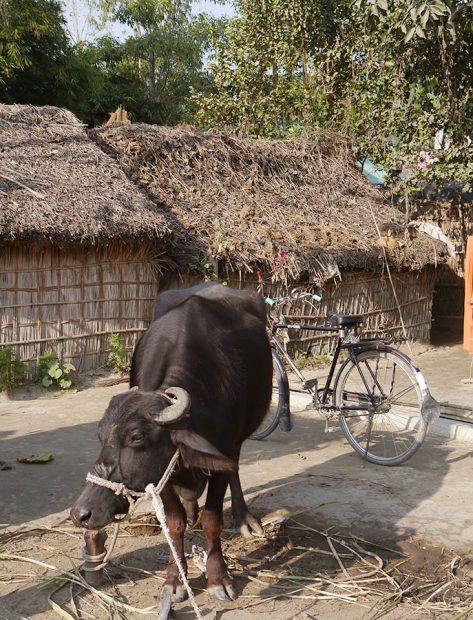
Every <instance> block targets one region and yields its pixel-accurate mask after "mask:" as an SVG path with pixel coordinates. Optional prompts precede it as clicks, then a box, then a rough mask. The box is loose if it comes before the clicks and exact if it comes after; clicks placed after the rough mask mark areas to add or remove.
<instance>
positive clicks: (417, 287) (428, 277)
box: [163, 267, 436, 355]
mask: <svg viewBox="0 0 473 620" xmlns="http://www.w3.org/2000/svg"><path fill="white" fill-rule="evenodd" d="M391 277H392V280H393V284H394V288H395V290H396V295H397V299H398V302H399V306H400V309H401V313H402V318H403V321H404V326H405V329H406V335H407V337H408V338H409V339H411V340H420V341H424V342H429V341H430V328H431V321H432V298H433V291H434V286H435V277H436V276H435V269H434V268H433V267H425V268H424V269H423V270H422V271H420V272H415V271H400V272H392V273H391ZM199 281H202V280H201V278H199V277H196V276H189V275H187V276H181V278H180V280H179V281H178V280H177V279H176V277H174V279H173V280H172V281H168V282H167V283H164V282H163V288H171V287H173V286H181V287H182V286H192V285H194V284H197V283H198V282H199ZM227 281H228V284H229V285H230V286H234V287H236V288H239V287H245V288H257V282H256V280H254V279H251V278H247V279H246V280H244V279H232V278H230V279H227ZM295 286H298V283H297V282H293V283H291V284H289V285H288V286H287V287H285V289H284V291H282V290H281V289H277V288H276V287H274V286H265V290H264V293H265V294H266V295H274V296H277V295H285V294H287V291H288V290H291V289H292V288H293V287H295ZM300 286H301V287H302V288H303V289H304V290H313V292H314V293H318V294H320V295H321V296H322V301H321V302H320V303H319V304H317V305H316V306H315V307H313V306H312V305H311V304H309V303H304V302H301V301H299V302H291V303H288V304H287V305H286V306H285V307H284V309H283V312H284V316H286V317H287V319H288V320H293V321H295V322H297V323H304V322H307V323H310V324H314V323H319V324H323V323H324V321H325V319H326V317H327V315H328V313H329V312H331V311H334V312H338V313H343V314H362V315H363V316H364V324H363V333H364V335H365V336H367V337H369V336H403V335H404V332H403V327H402V323H401V320H400V317H399V308H398V302H397V301H396V299H395V296H394V293H393V289H392V285H391V282H390V279H389V277H388V275H387V274H369V273H360V272H357V273H342V280H341V282H339V281H337V282H335V281H332V282H327V283H326V284H325V285H324V286H323V287H310V286H307V284H300ZM289 337H290V342H291V347H292V348H293V349H297V351H298V352H299V353H301V354H309V353H310V354H312V355H319V354H323V353H327V352H329V351H331V350H332V349H333V347H334V344H335V338H334V337H333V336H330V335H327V334H323V333H320V334H314V333H309V332H306V333H303V332H299V331H297V332H296V331H294V332H292V333H290V334H289Z"/></svg>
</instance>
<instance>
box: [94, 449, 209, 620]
mask: <svg viewBox="0 0 473 620" xmlns="http://www.w3.org/2000/svg"><path fill="white" fill-rule="evenodd" d="M178 460H179V450H176V452H175V453H174V455H173V457H172V459H171V460H170V462H169V465H168V466H167V468H166V471H165V472H164V474H163V476H162V478H161V480H160V481H159V482H158V484H157V485H156V486H155V485H154V484H148V485H147V487H146V490H145V491H144V492H143V491H133V490H132V489H129V488H128V487H127V486H126V485H125V484H123V482H112V481H110V480H105V478H101V477H100V476H96V475H95V474H92V473H90V472H89V473H88V474H87V476H86V480H87V482H92V484H96V485H97V486H100V487H104V488H106V489H110V490H111V491H113V492H114V493H115V495H122V496H124V497H126V499H127V500H128V502H129V503H130V509H129V511H128V516H127V517H125V519H126V518H130V517H131V515H132V514H133V512H134V511H135V509H136V506H137V504H138V503H139V502H140V500H142V499H143V497H145V496H148V497H149V498H150V499H151V501H152V503H153V508H154V511H155V513H156V517H157V519H158V521H159V522H160V524H161V528H162V530H163V533H164V535H165V537H166V540H167V543H168V545H169V548H170V549H171V552H172V554H173V556H174V561H175V563H176V565H177V568H178V571H179V575H180V578H181V581H182V583H183V584H184V587H185V588H186V591H187V594H188V596H189V599H190V602H191V605H192V607H193V609H194V613H195V615H196V618H197V619H198V620H202V614H201V613H200V609H199V607H198V605H197V603H196V601H195V598H194V594H193V592H192V590H191V587H190V586H189V582H188V581H187V577H186V574H185V570H184V567H183V566H182V562H181V560H180V558H179V555H178V553H177V550H176V547H175V546H174V543H173V541H172V538H171V533H170V531H169V528H168V526H167V523H166V516H165V514H164V506H163V502H162V499H161V497H160V494H161V492H162V490H163V489H164V487H165V486H166V483H167V482H168V480H169V478H170V477H171V475H172V473H173V471H174V467H175V466H176V463H177V461H178ZM134 497H138V499H137V500H135V499H134ZM123 520H124V519H121V520H120V521H117V522H116V525H115V532H114V535H113V539H112V544H111V545H110V548H109V550H108V551H107V552H106V553H105V555H104V554H100V555H99V556H89V555H88V554H87V551H86V550H84V554H83V556H84V560H85V561H88V562H94V561H100V560H102V557H101V556H102V555H104V557H103V561H102V562H101V564H99V565H98V566H95V567H94V568H89V569H88V570H89V571H96V570H100V569H101V568H103V567H104V566H105V565H106V564H107V561H108V558H109V557H110V555H111V553H112V551H113V547H114V546H115V542H116V540H117V538H118V529H119V527H120V522H121V521H123Z"/></svg>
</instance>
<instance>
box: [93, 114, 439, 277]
mask: <svg viewBox="0 0 473 620" xmlns="http://www.w3.org/2000/svg"><path fill="white" fill-rule="evenodd" d="M94 133H95V136H96V139H97V140H98V142H99V144H101V145H102V146H104V148H106V149H109V151H110V152H113V153H115V154H116V156H117V158H118V160H119V161H120V162H121V163H122V164H124V165H125V166H126V169H127V170H128V172H129V174H130V175H131V178H132V179H134V180H135V181H137V182H138V183H139V184H140V185H141V186H142V187H144V188H146V189H147V191H148V192H149V195H150V196H151V197H152V199H153V200H154V201H156V202H157V203H159V204H162V205H163V206H164V207H165V208H166V210H167V212H168V214H169V216H170V217H171V218H172V221H173V223H172V227H173V229H174V230H175V231H176V235H177V241H178V249H179V253H180V255H181V260H188V257H189V256H190V255H192V254H196V252H197V251H200V252H201V253H202V254H204V255H205V254H207V255H208V256H210V257H212V258H214V259H223V260H224V262H225V264H226V266H227V267H228V268H230V269H232V270H235V271H243V272H245V271H252V270H254V269H255V267H259V268H263V269H268V270H270V271H273V272H274V271H276V270H278V268H279V267H280V266H281V265H280V262H281V261H280V257H281V252H284V258H283V263H284V264H283V266H284V272H285V273H286V274H287V275H288V276H290V277H292V278H297V277H298V276H299V275H300V274H301V273H302V272H304V271H307V272H309V273H310V274H311V275H315V276H317V277H318V278H319V279H320V280H324V279H327V276H328V274H329V273H330V271H331V270H332V267H333V264H334V262H336V263H337V264H338V267H339V268H340V269H345V270H354V269H378V268H379V266H380V265H382V263H383V262H384V255H383V247H384V248H385V249H386V251H387V254H388V257H389V261H390V263H391V264H392V265H393V266H395V267H397V268H403V267H406V268H408V269H415V270H418V269H421V268H422V267H423V266H424V265H426V264H429V263H434V262H435V261H436V260H438V259H439V258H440V257H441V255H442V253H443V244H440V243H438V242H435V241H432V239H430V238H428V237H426V236H424V235H417V234H416V233H415V232H414V231H412V232H408V231H407V230H406V229H405V226H404V221H403V216H402V214H401V213H400V212H399V211H398V210H397V209H395V208H394V207H392V206H390V205H389V204H387V203H386V202H385V201H384V200H383V198H382V196H381V194H380V193H379V192H378V191H377V190H376V189H375V188H373V187H371V186H370V185H369V183H368V182H367V181H366V179H365V178H364V177H363V176H362V174H361V173H360V172H359V171H358V170H357V169H356V168H355V167H354V165H353V163H352V162H353V157H352V153H351V152H350V150H349V148H348V146H347V145H346V143H345V142H343V141H341V140H339V139H335V138H334V137H329V136H324V135H322V134H320V135H315V136H313V137H311V138H310V139H298V140H285V141H282V140H279V141H276V140H273V141H270V140H250V139H244V138H236V137H230V136H228V135H217V134H212V133H208V132H204V131H198V130H192V129H185V128H172V129H170V128H165V127H157V126H150V125H142V124H134V125H112V126H110V127H105V128H102V129H99V130H97V131H95V132H94ZM374 218H376V220H377V223H378V226H379V232H378V230H377V228H376V226H375V223H374ZM380 236H381V237H382V239H381V241H380ZM411 237H412V238H411ZM186 257H187V258H186Z"/></svg>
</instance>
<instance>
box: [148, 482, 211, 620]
mask: <svg viewBox="0 0 473 620" xmlns="http://www.w3.org/2000/svg"><path fill="white" fill-rule="evenodd" d="M145 490H146V493H148V495H149V496H150V497H151V501H152V503H153V508H154V512H155V513H156V517H157V519H158V521H159V522H160V523H161V527H162V528H163V532H164V535H165V536H166V540H167V542H168V545H169V548H170V549H171V551H172V555H173V556H174V561H175V562H176V566H177V569H178V571H179V575H180V577H181V581H182V583H183V584H184V587H185V589H186V591H187V594H188V595H189V600H190V602H191V605H192V607H193V609H194V612H195V615H196V617H197V618H198V619H199V620H202V615H201V613H200V609H199V607H198V605H197V603H196V602H195V598H194V593H193V592H192V589H191V587H190V585H189V582H188V581H187V577H186V573H185V571H184V568H183V566H182V563H181V560H180V558H179V555H178V553H177V549H176V547H175V546H174V542H173V540H172V538H171V532H170V531H169V528H168V524H167V523H166V515H165V513H164V505H163V500H162V499H161V497H160V495H158V493H157V492H156V488H155V487H154V485H152V484H148V486H147V487H146V489H145Z"/></svg>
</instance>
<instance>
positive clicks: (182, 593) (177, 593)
mask: <svg viewBox="0 0 473 620" xmlns="http://www.w3.org/2000/svg"><path fill="white" fill-rule="evenodd" d="M188 596H189V595H188V594H187V590H186V589H185V587H184V586H183V585H182V583H179V584H177V585H176V586H173V585H171V584H164V586H163V588H162V590H161V602H162V603H163V602H164V601H167V600H170V601H171V603H182V602H183V601H185V600H187V598H188Z"/></svg>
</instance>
